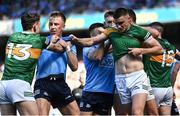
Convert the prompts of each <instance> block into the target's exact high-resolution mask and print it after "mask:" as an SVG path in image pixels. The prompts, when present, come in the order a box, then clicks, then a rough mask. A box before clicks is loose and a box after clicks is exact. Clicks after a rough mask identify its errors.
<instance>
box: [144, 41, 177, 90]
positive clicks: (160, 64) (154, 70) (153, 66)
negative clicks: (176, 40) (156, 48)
mask: <svg viewBox="0 0 180 116" xmlns="http://www.w3.org/2000/svg"><path fill="white" fill-rule="evenodd" d="M158 42H159V43H160V44H161V46H162V48H163V49H164V50H163V51H164V52H163V54H162V55H156V56H148V55H144V56H143V62H144V69H145V71H146V73H147V75H148V76H149V78H150V83H151V86H152V87H170V86H171V80H170V71H171V65H172V63H173V62H174V57H175V53H176V48H175V47H174V46H173V45H172V44H170V43H169V42H168V41H167V40H165V39H158Z"/></svg>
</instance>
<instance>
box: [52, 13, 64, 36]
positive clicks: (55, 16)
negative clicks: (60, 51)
mask: <svg viewBox="0 0 180 116" xmlns="http://www.w3.org/2000/svg"><path fill="white" fill-rule="evenodd" d="M65 22H66V17H65V15H64V14H63V13H62V12H60V11H53V12H52V13H51V14H50V16H49V31H50V33H51V34H52V35H57V36H61V35H62V31H63V30H64V28H65Z"/></svg>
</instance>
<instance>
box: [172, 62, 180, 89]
mask: <svg viewBox="0 0 180 116" xmlns="http://www.w3.org/2000/svg"><path fill="white" fill-rule="evenodd" d="M179 69H180V61H177V62H175V64H174V67H173V69H172V74H171V83H172V86H173V87H174V84H175V82H176V78H177V75H178V72H179Z"/></svg>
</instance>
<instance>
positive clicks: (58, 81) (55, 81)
mask: <svg viewBox="0 0 180 116" xmlns="http://www.w3.org/2000/svg"><path fill="white" fill-rule="evenodd" d="M34 94H35V99H37V98H44V99H47V100H48V101H49V102H50V103H51V105H52V106H53V108H59V107H63V106H66V105H68V104H69V103H71V102H72V101H74V100H75V98H74V96H73V95H72V93H71V90H70V88H69V87H68V85H67V83H66V82H65V80H64V77H63V74H59V75H50V76H48V77H46V78H42V79H38V80H36V82H35V85H34Z"/></svg>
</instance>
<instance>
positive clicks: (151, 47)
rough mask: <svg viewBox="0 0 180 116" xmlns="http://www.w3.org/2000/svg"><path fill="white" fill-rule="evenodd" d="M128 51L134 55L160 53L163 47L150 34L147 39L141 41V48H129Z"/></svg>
mask: <svg viewBox="0 0 180 116" xmlns="http://www.w3.org/2000/svg"><path fill="white" fill-rule="evenodd" d="M129 50H130V51H129V53H130V54H133V55H134V56H137V55H143V54H144V55H146V54H148V55H158V54H162V52H163V49H162V47H161V45H160V44H159V42H158V41H157V40H156V39H154V38H153V37H152V36H150V37H149V38H148V39H147V40H145V41H144V42H143V48H129Z"/></svg>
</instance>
